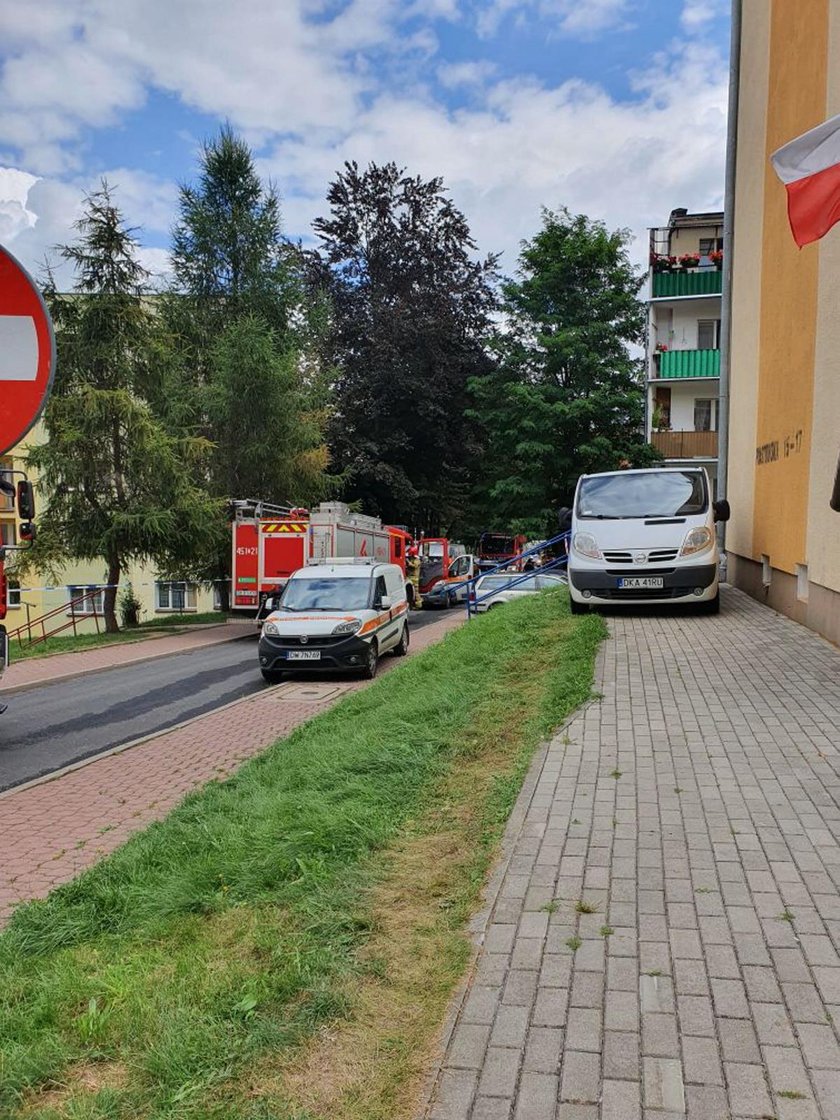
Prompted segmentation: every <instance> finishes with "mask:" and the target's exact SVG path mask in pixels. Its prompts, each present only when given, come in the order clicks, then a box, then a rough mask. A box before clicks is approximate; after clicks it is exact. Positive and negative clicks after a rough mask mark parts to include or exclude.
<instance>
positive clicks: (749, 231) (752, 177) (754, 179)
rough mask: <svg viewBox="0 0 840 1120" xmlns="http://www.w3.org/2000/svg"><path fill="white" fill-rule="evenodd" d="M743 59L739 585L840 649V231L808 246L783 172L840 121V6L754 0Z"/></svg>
mask: <svg viewBox="0 0 840 1120" xmlns="http://www.w3.org/2000/svg"><path fill="white" fill-rule="evenodd" d="M740 53H741V58H740V83H739V85H740V88H739V109H738V120H737V130H738V131H737V149H736V150H737V156H736V167H735V199H734V229H735V234H734V253H733V262H732V263H733V275H732V351H731V363H730V369H731V375H730V377H731V380H730V433H729V469H728V476H727V477H728V497H729V501H730V503H731V506H732V520H731V522H730V524H729V526H728V529H727V537H726V548H727V553H728V557H729V578H730V580H731V581H732V582H733V583H735V584H736V585H737V586H739V587H741V588H742V589H744V590H745V591H748V592H749V593H750V594H751V595H753V596H754V597H755V598H757V599H759V600H761V601H762V602H766V603H767V604H769V605H770V606H771V607H774V608H775V609H777V610H780V611H783V612H784V613H785V614H788V615H790V616H791V617H792V618H795V619H797V620H798V621H800V622H803V623H804V624H806V625H807V626H809V627H811V628H812V629H814V630H816V631H818V632H819V633H820V634H823V635H824V636H826V637H827V638H829V639H831V640H832V641H834V642H840V514H838V513H835V512H834V511H833V510H832V509H831V508H830V506H829V500H830V497H831V491H832V486H833V482H834V475H835V469H836V466H837V459H838V453H840V227H835V228H834V229H833V230H832V231H830V232H829V233H828V235H827V236H826V237H824V238H823V239H822V241H820V242H817V243H816V244H813V245H807V246H806V247H805V248H803V249H801V250H800V249H798V248H797V247H796V244H795V243H794V240H793V237H792V235H791V232H790V227H789V225H788V220H787V209H786V194H785V189H784V187H783V185H782V184H781V183H780V182H779V180H778V179H777V178H776V176H775V174H774V172H773V170H772V167H771V165H770V154H771V153H772V152H773V151H775V150H776V149H777V148H779V147H780V146H781V145H782V144H784V143H786V142H787V141H789V140H791V139H793V138H794V137H796V136H798V135H800V134H801V133H803V132H805V131H807V130H808V129H810V128H812V127H814V126H815V125H817V124H819V123H820V122H822V121H823V120H825V119H826V118H827V117H830V116H833V115H835V114H838V113H840V0H797V3H791V2H790V0H744V3H743V24H742V35H741V52H740Z"/></svg>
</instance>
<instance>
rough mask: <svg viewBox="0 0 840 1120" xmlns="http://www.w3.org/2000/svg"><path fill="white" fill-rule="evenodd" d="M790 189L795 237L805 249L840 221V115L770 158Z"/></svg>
mask: <svg viewBox="0 0 840 1120" xmlns="http://www.w3.org/2000/svg"><path fill="white" fill-rule="evenodd" d="M770 160H771V162H772V164H773V169H774V170H775V172H776V174H777V175H778V176H779V178H780V179H781V180H782V182H783V183H784V185H785V190H786V191H787V199H788V218H789V219H790V228H791V231H792V232H793V239H794V241H795V242H796V244H797V245H798V246H799V247H800V248H801V247H802V246H803V245H808V244H809V243H810V242H811V241H819V239H820V238H821V237H822V236H823V235H824V234H826V233H828V231H829V230H830V229H831V227H832V226H833V225H834V223H835V222H838V221H840V116H836V117H832V118H831V119H830V120H827V121H825V122H824V123H823V124H819V125H817V127H816V128H812V129H811V130H810V131H809V132H803V133H802V135H801V136H797V137H796V139H795V140H791V141H790V143H788V144H785V146H784V147H783V148H779V150H778V151H777V152H774V153H773V155H772V156H771V157H770Z"/></svg>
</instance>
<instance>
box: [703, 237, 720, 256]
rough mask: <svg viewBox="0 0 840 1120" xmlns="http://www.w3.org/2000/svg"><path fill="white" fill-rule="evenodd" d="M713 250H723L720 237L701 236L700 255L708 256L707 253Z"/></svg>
mask: <svg viewBox="0 0 840 1120" xmlns="http://www.w3.org/2000/svg"><path fill="white" fill-rule="evenodd" d="M715 250H717V251H718V252H721V251H722V250H723V238H722V237H701V238H700V256H701V257H708V255H709V253H713V252H714V251H715Z"/></svg>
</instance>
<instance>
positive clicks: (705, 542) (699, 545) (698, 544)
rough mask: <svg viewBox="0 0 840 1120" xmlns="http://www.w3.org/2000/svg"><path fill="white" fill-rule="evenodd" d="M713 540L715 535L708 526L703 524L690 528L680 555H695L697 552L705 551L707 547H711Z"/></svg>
mask: <svg viewBox="0 0 840 1120" xmlns="http://www.w3.org/2000/svg"><path fill="white" fill-rule="evenodd" d="M713 541H714V537H713V536H712V531H711V529H709V528H708V526H706V525H701V526H700V527H699V528H697V529H689V531H688V532H687V533H686V535H685V540H684V541H683V545H682V548H681V549H680V556H693V555H694V554H695V553H697V552H705V551H706V549H707V548H711V546H712V542H713Z"/></svg>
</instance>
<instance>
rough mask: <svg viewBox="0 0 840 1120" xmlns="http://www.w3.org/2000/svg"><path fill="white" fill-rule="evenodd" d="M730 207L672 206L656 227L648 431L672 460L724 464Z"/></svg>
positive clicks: (713, 474) (713, 469)
mask: <svg viewBox="0 0 840 1120" xmlns="http://www.w3.org/2000/svg"><path fill="white" fill-rule="evenodd" d="M722 261H723V214H722V213H721V212H719V211H715V212H713V213H698V214H690V213H689V212H688V211H687V210H684V209H680V210H673V211H672V212H671V216H670V217H669V219H668V224H667V226H664V227H660V228H655V229H652V230H651V231H650V277H649V279H650V287H649V292H650V295H649V299H648V342H647V371H648V376H647V408H646V418H647V419H646V423H647V432H646V435H647V439H648V440H649V441H650V443H652V444H653V446H654V447H656V448H657V450H658V451H661V452H662V454H663V455H664V456H665V460H666V463H667V464H668V465H669V466H682V465H684V464H686V463H691V464H692V465H696V464H698V463H700V464H702V465H703V466H704V467H705V468H706V470H707V471H708V472H709V477H710V478H711V480H712V484H713V486H714V485H715V484H716V482H717V465H718V388H719V384H720V316H721V278H722V272H721V267H722Z"/></svg>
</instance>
